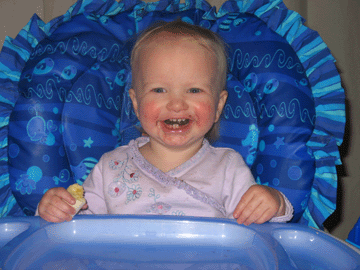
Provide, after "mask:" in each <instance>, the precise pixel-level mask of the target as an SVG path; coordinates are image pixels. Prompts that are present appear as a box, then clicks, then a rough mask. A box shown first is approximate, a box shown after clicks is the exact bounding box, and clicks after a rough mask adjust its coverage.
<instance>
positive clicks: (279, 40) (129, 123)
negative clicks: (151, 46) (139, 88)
mask: <svg viewBox="0 0 360 270" xmlns="http://www.w3.org/2000/svg"><path fill="white" fill-rule="evenodd" d="M177 18H181V19H182V20H183V21H186V22H189V23H192V24H197V25H201V26H202V27H205V28H209V29H211V30H213V31H215V32H217V33H219V34H220V35H221V36H222V37H223V38H224V40H225V41H226V42H227V43H228V44H229V58H228V60H229V61H228V62H229V73H228V81H227V90H228V92H229V97H228V101H227V104H226V106H225V109H224V112H223V117H222V119H221V120H220V138H219V140H217V141H216V142H215V143H214V145H216V146H226V147H231V148H234V149H235V150H237V151H239V152H240V153H241V154H242V155H243V157H244V160H245V161H246V162H247V164H248V165H249V166H250V168H251V170H252V172H253V174H254V177H255V179H256V181H257V182H258V183H261V184H263V185H268V186H271V187H274V188H276V189H278V190H280V191H281V192H283V193H284V194H285V195H286V196H287V197H288V198H289V200H290V201H291V203H292V204H293V206H294V211H295V212H294V218H293V219H292V222H293V223H300V224H305V225H308V226H312V227H315V228H323V222H324V221H325V219H326V218H327V217H328V216H329V215H330V214H331V213H332V212H333V211H334V210H335V208H336V191H337V173H336V165H339V164H340V163H341V162H340V156H339V151H338V146H339V145H340V144H341V142H342V138H343V134H344V124H345V105H344V99H345V97H344V90H343V88H342V86H341V82H340V76H339V74H338V72H337V69H336V67H335V64H334V58H333V57H332V55H331V53H330V50H329V49H328V48H327V46H326V45H325V43H324V42H323V41H322V39H321V37H320V36H319V35H318V34H317V32H315V31H313V30H311V29H309V28H308V27H306V26H304V19H303V18H302V17H301V16H300V15H299V14H297V13H296V12H294V11H290V10H288V9H287V8H286V6H285V5H284V3H283V2H282V1H281V0H246V1H245V0H243V1H241V0H237V1H232V0H229V1H227V2H225V3H224V4H223V6H222V7H221V8H220V9H219V11H216V9H215V7H212V6H210V5H209V4H208V3H207V2H206V1H202V0H190V1H186V3H184V4H181V3H179V2H178V1H170V0H169V1H166V0H162V1H159V2H154V3H144V2H141V1H139V0H123V1H121V2H116V1H114V0H107V1H102V0H83V1H81V0H79V1H78V2H77V3H75V4H74V5H73V6H72V7H70V9H69V10H68V11H67V12H66V14H64V15H63V16H60V17H58V18H55V19H53V20H52V21H50V22H49V23H47V24H45V23H44V22H43V21H42V20H41V19H39V18H38V17H37V15H34V16H33V17H32V18H31V20H30V21H29V23H28V24H27V25H26V26H25V27H24V28H23V29H22V30H21V31H20V33H19V35H18V36H17V37H16V38H15V39H12V38H10V37H7V38H6V40H5V42H4V45H3V49H2V52H1V54H0V136H1V137H0V141H1V145H0V147H1V148H0V149H1V151H0V160H1V163H0V216H1V217H6V216H16V217H18V216H25V215H26V216H31V215H34V212H35V209H36V207H37V204H38V203H39V201H40V199H41V197H42V195H43V194H44V193H45V192H46V191H47V190H48V189H50V188H53V187H65V188H66V187H67V186H69V185H70V184H73V183H75V182H77V183H80V184H82V183H83V181H84V180H85V179H86V177H87V175H88V174H89V173H90V171H91V169H92V168H93V167H94V165H95V164H96V163H97V161H98V160H99V158H100V156H101V155H102V154H103V153H105V152H107V151H110V150H112V149H114V148H115V147H117V146H120V145H124V144H126V143H128V142H129V141H130V140H131V139H133V138H136V137H138V136H139V135H140V133H139V131H138V129H137V126H138V121H137V119H136V117H135V115H134V113H133V111H132V107H131V102H130V99H129V96H128V90H129V87H130V81H131V70H130V67H129V56H130V51H131V48H132V45H133V43H134V41H135V38H136V35H137V34H138V33H139V32H140V31H142V30H144V29H145V28H147V27H148V26H149V25H151V24H152V23H154V22H156V21H158V20H165V21H171V20H174V19H177Z"/></svg>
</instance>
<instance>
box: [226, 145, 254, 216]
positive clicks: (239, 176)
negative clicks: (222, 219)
mask: <svg viewBox="0 0 360 270" xmlns="http://www.w3.org/2000/svg"><path fill="white" fill-rule="evenodd" d="M227 158H228V160H227V161H228V162H226V164H227V165H226V168H225V171H226V173H225V179H224V188H223V194H222V198H223V204H224V207H225V209H226V218H234V217H233V213H234V210H235V208H236V206H237V205H238V203H239V202H240V199H241V197H242V196H243V195H244V193H245V192H246V191H247V190H248V189H249V188H250V187H251V186H252V185H256V182H255V179H254V177H253V175H252V173H251V171H250V168H249V167H248V166H247V165H246V163H245V162H244V160H243V158H242V156H241V155H240V154H239V153H237V152H235V151H234V152H231V153H230V154H229V155H228V157H227Z"/></svg>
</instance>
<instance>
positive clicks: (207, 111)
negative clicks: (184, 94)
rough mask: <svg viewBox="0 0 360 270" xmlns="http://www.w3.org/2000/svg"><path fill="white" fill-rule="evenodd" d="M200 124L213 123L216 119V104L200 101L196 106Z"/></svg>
mask: <svg viewBox="0 0 360 270" xmlns="http://www.w3.org/2000/svg"><path fill="white" fill-rule="evenodd" d="M196 115H197V117H198V124H199V126H206V125H212V124H213V123H214V120H215V110H214V106H212V105H211V104H209V103H205V102H203V103H199V104H198V106H197V108H196Z"/></svg>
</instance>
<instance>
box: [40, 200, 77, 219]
mask: <svg viewBox="0 0 360 270" xmlns="http://www.w3.org/2000/svg"><path fill="white" fill-rule="evenodd" d="M64 204H66V205H64ZM68 207H69V208H68ZM73 213H74V214H75V209H74V208H73V207H71V206H70V205H67V203H65V202H64V201H62V203H61V204H58V205H57V206H54V205H51V206H50V207H48V208H46V210H45V214H46V215H47V217H48V218H51V219H52V220H56V221H52V222H63V221H65V220H66V221H71V219H72V215H73Z"/></svg>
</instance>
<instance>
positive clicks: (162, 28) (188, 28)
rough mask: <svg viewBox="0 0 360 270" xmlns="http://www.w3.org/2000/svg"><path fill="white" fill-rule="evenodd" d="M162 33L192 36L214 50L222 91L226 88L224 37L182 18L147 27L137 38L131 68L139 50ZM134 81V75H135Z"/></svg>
mask: <svg viewBox="0 0 360 270" xmlns="http://www.w3.org/2000/svg"><path fill="white" fill-rule="evenodd" d="M162 33H169V34H173V35H179V37H191V38H193V39H194V40H195V41H196V42H198V43H199V44H200V45H201V46H203V47H204V48H205V49H207V50H209V51H210V52H212V53H213V54H214V55H215V57H216V60H217V63H218V69H219V76H220V86H221V87H220V91H222V90H225V88H226V74H227V46H226V43H225V42H224V41H223V39H222V38H221V37H220V36H219V35H218V34H216V33H215V32H213V31H211V30H209V29H206V28H203V27H200V26H197V25H192V24H189V23H186V22H183V21H181V20H180V19H178V20H175V21H172V22H158V23H156V24H154V25H153V26H151V27H149V28H148V29H146V30H145V31H144V32H143V33H142V34H141V35H140V36H139V38H138V39H137V41H136V43H135V45H134V47H133V49H132V52H131V60H130V61H131V62H130V64H131V69H132V70H135V66H136V63H137V59H138V57H139V52H140V51H141V49H142V48H143V47H145V46H146V44H148V43H149V42H150V41H151V40H153V39H155V38H156V37H157V36H158V35H160V34H162ZM133 82H134V76H133Z"/></svg>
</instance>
